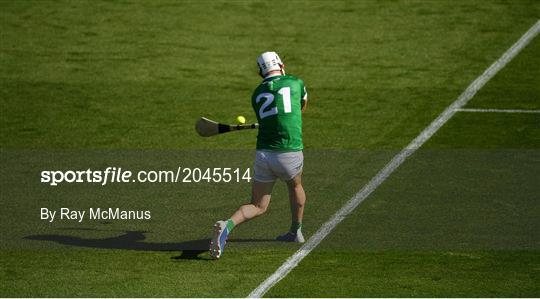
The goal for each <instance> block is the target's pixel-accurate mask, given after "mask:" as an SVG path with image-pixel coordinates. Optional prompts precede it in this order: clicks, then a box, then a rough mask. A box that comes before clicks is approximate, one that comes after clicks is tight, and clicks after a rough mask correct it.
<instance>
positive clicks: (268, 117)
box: [251, 75, 307, 151]
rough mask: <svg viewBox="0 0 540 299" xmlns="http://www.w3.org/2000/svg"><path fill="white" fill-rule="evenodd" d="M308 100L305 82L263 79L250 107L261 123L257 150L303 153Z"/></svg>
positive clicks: (293, 78)
mask: <svg viewBox="0 0 540 299" xmlns="http://www.w3.org/2000/svg"><path fill="white" fill-rule="evenodd" d="M304 98H306V99H307V92H306V88H305V87H304V82H302V80H300V79H298V78H296V77H294V76H289V75H282V76H273V77H269V78H266V79H264V81H263V82H262V83H261V84H259V86H258V87H257V88H256V89H255V91H254V92H253V96H252V97H251V104H252V106H253V110H254V111H255V114H256V115H257V120H258V122H259V134H258V135H257V149H266V150H273V151H301V150H302V149H303V148H304V145H303V143H302V100H303V99H304Z"/></svg>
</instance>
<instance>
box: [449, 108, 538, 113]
mask: <svg viewBox="0 0 540 299" xmlns="http://www.w3.org/2000/svg"><path fill="white" fill-rule="evenodd" d="M456 111H457V112H484V113H488V112H494V113H540V110H525V109H477V108H458V109H456Z"/></svg>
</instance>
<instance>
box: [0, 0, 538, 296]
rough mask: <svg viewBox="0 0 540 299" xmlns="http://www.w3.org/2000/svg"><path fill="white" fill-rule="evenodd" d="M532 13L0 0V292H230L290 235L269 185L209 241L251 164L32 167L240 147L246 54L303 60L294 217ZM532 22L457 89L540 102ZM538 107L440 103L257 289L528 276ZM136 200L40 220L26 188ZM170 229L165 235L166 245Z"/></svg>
mask: <svg viewBox="0 0 540 299" xmlns="http://www.w3.org/2000/svg"><path fill="white" fill-rule="evenodd" d="M539 15H540V4H539V3H538V1H524V0H519V1H457V2H456V1H270V2H269V1H228V2H224V1H212V2H191V1H0V21H1V25H0V26H1V32H0V105H1V116H0V153H1V157H0V163H1V165H2V166H1V172H0V188H1V189H0V190H1V192H0V200H1V203H2V208H1V209H0V219H1V220H0V223H1V227H2V233H1V234H0V297H34V296H37V297H229V296H234V297H242V296H246V295H248V294H249V293H250V292H251V291H252V290H253V289H254V288H256V287H257V286H258V285H259V284H260V283H261V282H262V281H263V280H264V279H265V278H267V277H268V276H269V275H271V274H272V273H273V272H274V271H275V270H276V269H277V268H278V267H279V266H280V265H281V264H282V263H283V262H284V261H285V260H286V259H287V258H288V257H289V256H290V255H291V254H293V253H294V252H295V251H296V250H297V249H298V246H296V245H294V244H281V243H277V242H274V241H272V239H273V238H275V236H276V235H278V234H279V233H282V232H283V231H284V230H286V229H287V228H288V225H289V217H290V216H289V209H288V202H287V192H286V190H285V188H284V186H283V185H282V184H281V185H278V186H276V188H275V194H274V196H273V199H272V201H273V202H272V204H271V207H270V211H269V212H268V214H267V215H265V216H264V217H263V218H260V219H257V220H254V221H253V222H250V223H249V224H246V225H242V226H239V227H238V228H237V229H235V231H234V233H233V235H232V236H231V241H230V242H229V244H228V247H227V249H226V251H225V254H224V256H223V258H222V259H221V260H219V261H212V260H209V256H208V254H207V253H205V252H200V251H198V249H200V248H201V247H204V244H205V242H207V239H208V237H209V236H210V233H211V225H212V224H213V222H214V221H216V220H218V219H221V218H225V217H227V216H228V215H229V214H230V213H232V212H233V211H234V209H235V208H236V207H237V206H238V205H239V204H241V203H244V202H246V200H247V199H248V196H249V188H250V187H249V184H248V183H234V184H224V183H220V184H212V183H209V184H205V183H200V184H181V185H178V184H134V185H112V186H107V187H103V188H100V187H96V186H92V185H88V184H86V185H84V184H83V185H66V186H59V187H56V188H52V187H50V186H46V185H44V184H41V183H39V171H41V170H43V169H46V168H51V167H57V168H66V169H69V168H79V169H82V168H83V167H89V166H90V167H92V168H100V167H103V166H109V165H111V166H115V165H117V164H120V165H123V166H125V167H142V168H157V169H159V168H160V167H161V168H167V167H169V166H171V165H183V166H190V167H197V166H200V167H227V166H234V167H243V168H245V167H250V165H251V163H252V159H253V148H254V143H255V137H256V132H255V131H244V132H235V133H228V134H224V135H222V136H215V137H212V138H201V137H199V136H198V135H196V133H195V132H194V128H193V126H194V122H195V120H196V119H197V118H198V117H200V116H207V117H209V118H211V119H215V120H219V121H222V122H231V123H232V122H234V119H235V118H236V116H237V115H244V116H246V118H247V120H248V122H250V121H253V120H254V119H255V117H254V115H253V112H252V111H251V107H250V102H249V99H250V96H251V92H252V90H253V88H254V87H255V86H256V85H257V84H258V82H259V80H260V78H259V77H258V75H257V68H256V64H255V59H256V57H257V55H259V54H260V53H261V52H263V51H267V50H275V51H276V52H278V53H280V55H281V57H282V59H283V60H284V62H285V64H286V66H287V72H288V73H290V74H294V75H297V76H299V77H301V78H302V79H303V80H304V81H305V83H306V86H307V88H308V92H309V97H310V103H309V107H308V111H307V113H306V114H305V115H304V142H305V147H306V150H305V157H306V160H305V177H304V180H305V188H306V192H307V196H308V204H307V207H306V219H305V223H304V229H305V234H306V236H308V237H309V236H310V235H312V234H313V233H314V232H315V231H316V230H317V229H318V227H320V225H321V224H322V223H324V222H325V221H326V220H328V218H329V217H330V216H331V215H332V214H333V213H334V212H335V211H337V210H338V209H339V208H340V207H341V206H342V204H343V203H344V202H346V201H347V200H348V199H350V198H351V197H352V196H353V195H354V194H355V193H356V192H357V191H358V190H359V189H360V188H361V187H362V186H363V185H364V184H365V183H366V182H368V181H369V180H370V179H371V178H372V177H373V176H374V175H375V174H376V173H377V171H378V170H379V169H381V168H382V167H383V166H384V165H385V164H386V163H387V162H388V161H389V160H390V159H391V158H392V157H393V156H394V155H395V154H396V153H397V152H398V151H399V150H400V149H402V148H403V147H404V146H405V145H407V144H408V143H409V142H410V141H411V140H412V139H413V138H415V137H416V136H417V135H418V134H419V133H420V132H421V131H422V130H423V129H424V128H425V127H426V126H427V125H429V124H430V122H431V121H432V120H433V119H434V118H435V117H436V116H437V115H439V114H440V113H441V112H442V111H443V110H444V109H445V108H446V107H447V106H448V105H449V104H450V103H452V102H453V101H454V100H455V99H456V98H457V97H458V96H459V94H460V93H461V92H462V91H463V90H464V89H465V88H466V87H467V86H468V85H469V84H470V83H471V82H472V81H473V80H474V79H476V78H477V77H478V76H479V75H480V74H481V73H482V72H483V71H484V70H485V69H486V68H487V67H489V65H490V64H491V63H493V62H494V61H495V60H496V59H498V58H499V57H500V56H501V55H502V54H503V53H504V52H505V51H506V50H507V49H508V48H509V47H510V46H511V45H512V44H513V43H514V42H515V41H516V40H518V39H519V38H520V36H521V35H522V34H523V33H525V32H526V31H527V30H528V29H529V28H530V27H531V26H532V25H533V24H534V23H535V22H537V21H538V16H539ZM539 78H540V38H539V37H537V38H536V39H534V40H533V41H532V42H531V43H530V44H529V45H528V46H527V47H526V48H525V49H523V51H522V52H521V53H520V54H518V55H517V56H516V57H515V58H514V60H512V61H511V62H510V63H509V64H508V65H507V66H506V67H505V68H504V69H502V70H501V72H500V73H498V74H497V75H496V76H495V77H493V78H492V79H491V80H490V81H489V82H488V83H487V84H486V85H485V86H484V87H483V89H481V90H480V92H479V93H478V94H477V95H476V96H475V97H473V98H472V100H471V101H470V102H469V104H468V105H467V107H466V108H485V109H490V108H495V109H527V110H539V109H540V84H538V82H539ZM539 150H540V114H520V113H515V114H505V113H471V112H458V113H456V115H455V116H454V117H453V118H452V119H450V121H449V122H448V123H446V124H445V125H444V127H442V128H441V129H440V130H439V131H438V132H437V133H436V134H435V135H434V136H433V137H432V138H431V139H430V140H429V141H428V142H427V143H426V144H425V145H424V146H423V147H422V148H421V149H420V150H419V151H417V152H416V153H415V154H414V155H413V156H412V157H410V158H409V160H407V161H406V162H405V163H404V164H403V165H402V166H401V167H400V168H399V169H397V170H396V172H395V173H393V174H392V175H391V176H390V177H389V178H388V179H387V180H386V181H385V182H384V183H383V184H382V185H381V186H380V187H379V188H378V189H377V190H375V192H374V193H373V194H372V195H371V196H370V197H369V198H368V199H367V200H366V201H365V202H364V203H362V204H361V205H360V206H359V207H358V208H357V209H356V210H355V211H354V212H353V213H352V214H351V215H350V216H349V217H348V218H347V219H345V220H344V221H343V222H342V223H341V224H339V225H338V226H337V227H336V229H335V230H334V231H333V232H332V233H331V234H330V235H329V236H328V238H326V239H325V240H324V241H323V242H322V243H321V244H320V245H319V246H318V247H317V248H316V249H315V250H314V251H313V252H312V253H311V254H310V255H308V256H307V257H306V258H305V259H304V260H303V261H302V262H301V263H300V264H299V266H298V267H297V268H295V269H294V270H293V271H292V272H291V273H290V274H289V275H288V276H286V277H285V278H284V279H283V280H282V281H280V282H279V283H278V284H277V285H276V286H274V287H273V288H272V289H270V290H269V292H268V293H267V294H266V296H270V297H439V296H441V297H501V296H503V297H539V296H540V287H539V286H540V234H539V233H538V229H539V228H540V220H539V219H540V204H539V203H540V184H538V178H539V177H540V162H539V161H540V151H539ZM66 205H68V206H70V207H73V208H77V207H79V208H88V207H94V206H101V207H109V206H112V207H121V208H126V209H128V208H131V209H150V210H151V211H152V213H153V218H152V220H151V221H99V222H83V223H77V222H55V223H46V222H44V221H40V220H39V208H40V207H42V206H49V207H63V206H66ZM181 249H183V250H181Z"/></svg>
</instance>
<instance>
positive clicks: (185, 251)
mask: <svg viewBox="0 0 540 299" xmlns="http://www.w3.org/2000/svg"><path fill="white" fill-rule="evenodd" d="M83 230H85V229H83ZM86 230H93V229H86ZM145 233H146V232H145V231H126V232H125V233H124V234H122V235H120V236H116V237H111V238H103V239H87V238H81V237H74V236H66V235H32V236H26V237H24V239H28V240H38V241H52V242H56V243H58V244H62V245H69V246H77V247H87V248H104V249H125V250H140V251H181V252H182V254H181V255H179V256H175V257H172V259H175V260H180V259H195V260H210V258H205V257H200V256H199V255H200V254H202V253H204V252H207V251H208V250H209V248H210V239H200V240H191V241H184V242H178V243H156V242H142V241H143V240H145V239H146V236H145ZM273 241H275V240H271V239H231V240H229V241H228V242H273Z"/></svg>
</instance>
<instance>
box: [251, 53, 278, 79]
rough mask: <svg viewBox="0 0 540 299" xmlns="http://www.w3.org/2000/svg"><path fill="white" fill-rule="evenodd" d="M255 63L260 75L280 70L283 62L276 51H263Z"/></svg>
mask: <svg viewBox="0 0 540 299" xmlns="http://www.w3.org/2000/svg"><path fill="white" fill-rule="evenodd" d="M257 64H258V65H259V69H260V70H261V75H263V76H266V74H268V73H269V72H271V71H279V70H281V66H282V65H283V62H281V59H280V58H279V56H278V54H277V53H276V52H264V53H262V54H261V56H259V58H257Z"/></svg>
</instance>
